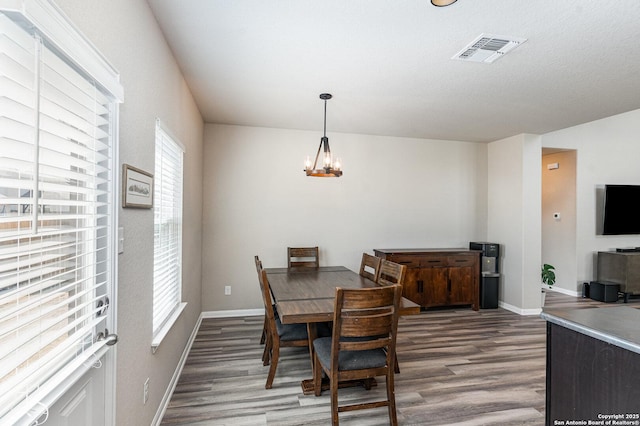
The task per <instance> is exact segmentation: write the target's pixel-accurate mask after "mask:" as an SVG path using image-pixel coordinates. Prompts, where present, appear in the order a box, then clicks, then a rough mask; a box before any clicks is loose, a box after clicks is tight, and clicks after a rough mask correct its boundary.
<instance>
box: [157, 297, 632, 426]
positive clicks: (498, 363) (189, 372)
mask: <svg viewBox="0 0 640 426" xmlns="http://www.w3.org/2000/svg"><path fill="white" fill-rule="evenodd" d="M621 304H622V302H618V303H600V302H596V301H593V300H591V299H582V298H574V297H570V296H566V295H563V294H560V293H556V292H550V293H548V294H547V299H546V303H545V305H546V307H573V308H576V307H577V308H582V307H584V308H588V307H598V308H610V307H614V306H619V305H621ZM630 305H632V306H634V307H640V300H638V299H632V300H631V301H630ZM262 320H263V317H262V316H256V317H240V318H225V319H204V320H203V321H202V325H201V327H200V329H199V331H198V334H197V337H196V340H195V342H194V344H193V347H192V349H191V352H190V354H189V357H188V359H187V362H186V364H185V366H184V370H183V372H182V375H181V377H180V380H179V383H178V385H177V387H176V390H175V392H174V394H173V397H172V399H171V402H170V404H169V407H168V408H167V410H166V413H165V415H164V418H163V421H162V424H163V425H252V426H253V425H278V426H284V425H327V424H330V423H331V414H330V400H329V392H328V391H327V392H324V393H323V394H322V396H320V397H315V396H313V395H303V394H302V391H301V389H300V381H301V380H303V379H307V378H310V377H311V363H310V359H309V355H308V352H307V351H306V350H305V349H299V348H284V349H282V350H281V355H280V363H279V365H278V371H277V374H276V378H275V380H274V384H273V389H269V390H266V389H265V388H264V384H265V381H266V378H267V372H268V369H269V367H264V366H263V365H262V361H261V356H262V348H263V347H262V346H261V345H260V344H259V341H260V334H261V331H262ZM545 344H546V343H545V322H544V321H543V320H542V319H540V318H539V317H538V316H520V315H517V314H514V313H512V312H509V311H506V310H504V309H487V310H480V311H479V312H475V311H472V310H471V309H468V308H465V309H446V310H428V311H425V312H423V313H421V314H420V315H416V316H408V317H403V318H401V320H400V325H399V332H398V343H397V347H398V350H397V353H398V359H399V362H400V369H401V373H400V374H397V375H396V401H397V412H398V421H399V423H400V424H401V425H473V426H476V425H544V409H545ZM379 380H380V381H382V380H384V378H379ZM384 389H385V387H384V386H383V384H379V385H378V386H377V387H374V388H372V389H371V390H370V391H366V390H364V388H361V387H358V388H351V389H342V390H341V391H340V393H339V398H340V400H341V401H344V400H347V399H349V400H366V399H369V398H376V397H377V395H381V393H383V392H384ZM340 423H341V424H343V425H386V424H388V417H387V412H386V408H380V409H373V410H365V411H359V412H351V413H341V414H340Z"/></svg>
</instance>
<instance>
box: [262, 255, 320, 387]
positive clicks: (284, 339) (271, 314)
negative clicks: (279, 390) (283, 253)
mask: <svg viewBox="0 0 640 426" xmlns="http://www.w3.org/2000/svg"><path fill="white" fill-rule="evenodd" d="M258 262H259V261H258V260H257V256H256V270H257V271H258V281H259V282H260V290H261V292H262V301H263V302H264V310H265V315H266V332H267V337H266V339H265V349H264V352H263V355H262V363H263V365H265V366H266V365H268V364H270V366H269V374H268V376H267V383H266V384H265V386H264V387H265V389H271V387H272V385H273V379H274V377H275V375H276V369H277V368H278V359H279V357H280V348H281V347H294V346H297V347H306V348H308V347H309V338H308V334H307V325H306V324H282V322H281V321H280V318H277V317H276V315H275V309H274V307H273V297H272V295H271V289H270V287H269V279H268V278H267V271H265V270H264V269H263V268H262V265H261V264H260V266H258Z"/></svg>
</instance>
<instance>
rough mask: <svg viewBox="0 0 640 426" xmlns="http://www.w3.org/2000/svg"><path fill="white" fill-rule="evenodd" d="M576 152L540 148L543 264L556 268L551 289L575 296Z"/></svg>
mask: <svg viewBox="0 0 640 426" xmlns="http://www.w3.org/2000/svg"><path fill="white" fill-rule="evenodd" d="M576 165H577V151H576V150H561V149H550V148H543V149H542V173H541V174H542V226H541V229H542V244H541V251H542V253H541V259H542V263H543V264H544V263H548V264H551V265H553V266H554V267H555V269H556V284H555V286H554V289H555V290H556V291H560V292H563V293H566V294H572V295H577V258H576V256H577V254H576V229H577V228H576Z"/></svg>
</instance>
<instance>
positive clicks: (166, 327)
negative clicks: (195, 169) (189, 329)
mask: <svg viewBox="0 0 640 426" xmlns="http://www.w3.org/2000/svg"><path fill="white" fill-rule="evenodd" d="M156 129H160V130H162V131H163V132H164V133H165V134H166V135H167V136H168V137H169V138H171V140H172V141H173V142H174V143H175V144H176V145H177V146H178V148H180V149H181V150H182V153H183V158H184V155H185V154H186V148H185V146H184V145H183V144H182V142H180V140H179V139H178V138H177V137H175V136H174V135H173V133H172V132H171V130H170V129H169V128H168V127H167V126H166V125H165V124H164V122H163V121H162V120H160V118H156ZM182 176H183V181H182V184H183V196H184V163H183V168H182ZM156 178H157V177H156ZM183 207H184V204H183ZM183 212H184V208H183ZM180 252H181V253H182V249H181V250H180ZM181 270H182V268H181ZM181 285H182V280H181ZM181 293H182V289H181ZM186 307H187V302H184V301H183V302H180V303H179V304H178V305H177V306H176V307H175V309H174V310H173V312H172V313H171V314H170V315H169V316H168V317H167V319H166V320H165V322H164V323H163V324H162V326H160V328H158V330H154V333H153V337H152V340H151V351H152V353H156V351H157V350H158V348H159V347H160V344H161V343H162V341H163V340H164V338H165V337H166V336H167V335H168V334H169V331H170V330H171V328H173V325H174V324H175V323H176V321H177V320H178V318H179V317H180V315H181V314H182V312H183V311H184V309H185V308H186Z"/></svg>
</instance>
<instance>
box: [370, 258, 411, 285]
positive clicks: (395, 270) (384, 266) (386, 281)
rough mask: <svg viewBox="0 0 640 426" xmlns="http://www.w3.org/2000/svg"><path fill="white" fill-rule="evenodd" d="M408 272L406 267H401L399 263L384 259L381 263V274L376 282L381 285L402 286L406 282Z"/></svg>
mask: <svg viewBox="0 0 640 426" xmlns="http://www.w3.org/2000/svg"><path fill="white" fill-rule="evenodd" d="M406 272H407V266H406V265H400V264H399V263H395V262H392V261H390V260H387V259H382V262H380V274H379V275H378V280H377V281H376V282H377V283H378V284H380V285H393V284H400V285H402V283H403V281H404V274H405V273H406Z"/></svg>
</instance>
